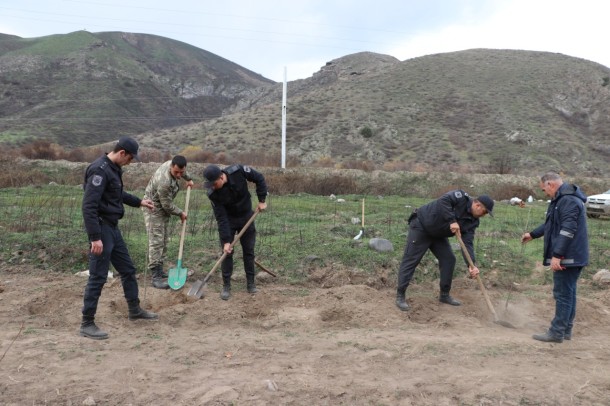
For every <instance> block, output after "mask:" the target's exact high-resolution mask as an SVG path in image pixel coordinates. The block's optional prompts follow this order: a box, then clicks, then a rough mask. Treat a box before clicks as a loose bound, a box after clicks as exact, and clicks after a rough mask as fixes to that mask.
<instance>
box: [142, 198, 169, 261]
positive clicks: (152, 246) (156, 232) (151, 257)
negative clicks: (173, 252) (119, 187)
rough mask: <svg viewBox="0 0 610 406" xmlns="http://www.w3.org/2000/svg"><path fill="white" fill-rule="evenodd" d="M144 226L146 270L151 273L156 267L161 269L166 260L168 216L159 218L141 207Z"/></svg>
mask: <svg viewBox="0 0 610 406" xmlns="http://www.w3.org/2000/svg"><path fill="white" fill-rule="evenodd" d="M142 212H143V213H144V224H146V232H147V233H148V269H149V270H150V271H151V272H153V271H154V270H155V269H156V268H157V267H160V269H161V270H162V269H163V263H164V262H165V259H166V258H167V241H168V239H169V236H168V228H169V219H170V217H169V216H159V215H156V214H154V213H151V212H150V210H148V209H147V208H145V207H143V208H142Z"/></svg>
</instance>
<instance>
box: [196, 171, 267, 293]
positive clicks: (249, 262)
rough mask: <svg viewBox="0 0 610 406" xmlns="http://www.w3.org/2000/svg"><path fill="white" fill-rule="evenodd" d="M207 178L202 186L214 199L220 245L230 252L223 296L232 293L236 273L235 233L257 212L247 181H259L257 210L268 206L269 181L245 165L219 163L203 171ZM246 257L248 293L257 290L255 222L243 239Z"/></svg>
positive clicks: (226, 264) (224, 274) (223, 280)
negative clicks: (266, 201) (233, 278)
mask: <svg viewBox="0 0 610 406" xmlns="http://www.w3.org/2000/svg"><path fill="white" fill-rule="evenodd" d="M203 177H204V178H205V182H204V184H203V186H204V187H205V188H206V189H207V191H208V198H209V199H210V201H211V202H212V207H213V209H214V216H215V217H216V222H217V223H218V234H219V236H220V245H221V247H222V249H223V251H224V252H225V253H227V256H226V257H225V260H224V261H223V263H222V265H221V269H222V282H223V288H222V292H221V294H220V298H221V299H222V300H229V297H231V275H232V274H233V252H232V248H231V243H232V242H233V238H234V237H235V234H236V233H238V232H239V231H241V229H242V228H243V227H244V226H245V225H246V223H247V222H248V220H249V219H250V218H251V217H252V215H253V214H254V212H253V210H252V200H251V196H250V191H249V190H248V182H253V183H255V184H256V196H257V197H258V206H257V208H258V210H259V211H263V210H265V209H266V208H267V203H265V199H266V198H267V184H266V183H265V178H264V176H263V175H262V174H261V173H259V172H257V171H255V170H254V169H252V168H251V167H249V166H245V165H239V164H236V165H232V166H229V167H228V168H225V169H222V170H221V169H220V168H219V167H218V166H216V165H209V166H207V167H206V168H205V169H204V171H203ZM239 242H240V244H241V247H242V251H243V257H244V270H245V272H246V282H247V290H248V293H256V292H258V290H257V289H256V283H255V281H254V276H255V273H254V245H255V242H256V228H255V227H254V222H253V223H252V224H251V225H250V226H249V227H248V229H247V230H246V231H245V232H244V234H243V235H242V237H241V239H240V241H239Z"/></svg>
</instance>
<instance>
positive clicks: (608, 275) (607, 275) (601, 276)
mask: <svg viewBox="0 0 610 406" xmlns="http://www.w3.org/2000/svg"><path fill="white" fill-rule="evenodd" d="M592 279H593V281H594V282H597V283H600V284H604V285H607V284H610V271H609V270H607V269H600V270H599V271H597V273H596V274H595V275H593V278H592Z"/></svg>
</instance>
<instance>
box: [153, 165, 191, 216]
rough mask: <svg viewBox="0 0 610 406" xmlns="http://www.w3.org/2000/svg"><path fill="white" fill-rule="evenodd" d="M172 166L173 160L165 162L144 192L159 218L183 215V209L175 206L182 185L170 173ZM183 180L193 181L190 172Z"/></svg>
mask: <svg viewBox="0 0 610 406" xmlns="http://www.w3.org/2000/svg"><path fill="white" fill-rule="evenodd" d="M171 165H172V161H171V160H170V161H167V162H164V163H163V164H162V165H161V166H160V167H159V169H157V170H156V172H155V174H154V175H153V176H152V177H151V178H150V181H149V182H148V186H146V191H145V192H144V199H150V200H152V201H153V203H154V205H155V208H154V209H153V211H152V213H153V214H154V215H157V216H167V217H169V216H171V215H172V214H173V215H175V216H179V215H180V214H182V209H180V208H179V207H178V206H176V205H175V204H174V198H175V197H176V195H177V194H178V191H179V190H180V185H179V184H178V180H177V179H175V178H174V177H173V176H172V175H171V173H170V167H171ZM182 178H183V179H185V180H186V181H189V180H191V179H192V178H191V176H190V175H189V174H188V172H185V173H184V176H182Z"/></svg>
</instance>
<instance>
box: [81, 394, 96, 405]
mask: <svg viewBox="0 0 610 406" xmlns="http://www.w3.org/2000/svg"><path fill="white" fill-rule="evenodd" d="M83 405H84V406H95V400H94V399H93V397H92V396H87V399H85V400H83Z"/></svg>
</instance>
